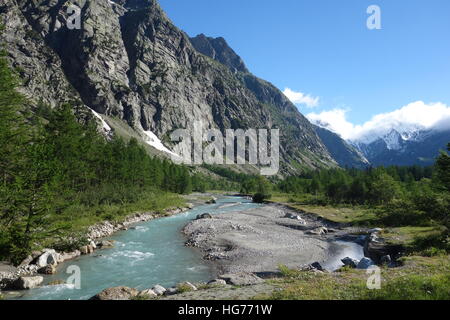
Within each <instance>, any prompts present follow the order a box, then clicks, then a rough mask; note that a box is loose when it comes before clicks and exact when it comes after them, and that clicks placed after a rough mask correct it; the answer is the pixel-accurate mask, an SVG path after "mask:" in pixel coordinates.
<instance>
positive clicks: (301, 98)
mask: <svg viewBox="0 0 450 320" xmlns="http://www.w3.org/2000/svg"><path fill="white" fill-rule="evenodd" d="M283 93H284V95H285V96H286V97H288V99H289V100H291V101H292V102H293V103H296V104H304V105H306V106H307V107H308V108H314V107H317V106H318V105H319V99H320V98H319V97H313V96H311V95H309V94H304V93H302V92H296V91H293V90H291V89H289V88H286V89H284V91H283Z"/></svg>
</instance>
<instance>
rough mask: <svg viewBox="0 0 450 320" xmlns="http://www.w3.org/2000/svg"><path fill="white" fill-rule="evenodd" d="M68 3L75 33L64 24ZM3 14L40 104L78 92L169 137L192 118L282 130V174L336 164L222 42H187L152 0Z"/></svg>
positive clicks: (101, 108)
mask: <svg viewBox="0 0 450 320" xmlns="http://www.w3.org/2000/svg"><path fill="white" fill-rule="evenodd" d="M71 3H75V4H77V6H78V7H79V8H80V10H81V29H79V30H77V29H74V30H70V29H69V28H67V20H68V19H69V18H70V16H71V14H70V11H69V13H68V10H67V9H68V7H69V5H70V4H71ZM0 18H1V20H0V21H1V22H0V23H2V24H4V25H5V30H4V32H3V33H2V34H1V36H0V39H1V41H2V43H4V44H6V48H5V49H6V50H7V51H8V52H9V59H10V61H11V64H12V66H13V67H14V68H15V69H16V70H17V71H18V73H19V74H20V77H21V78H22V79H23V83H24V85H23V88H22V90H23V91H24V92H25V93H26V94H27V95H28V96H29V98H30V99H32V100H33V101H34V102H35V103H36V104H37V102H38V101H40V100H42V101H43V102H45V103H48V104H50V105H52V106H55V105H57V104H59V103H61V102H64V101H69V100H72V99H80V100H81V101H82V103H83V104H84V105H85V106H87V107H89V108H91V109H92V110H95V111H96V112H98V113H99V114H101V115H107V116H109V117H116V118H118V119H121V120H123V121H125V122H126V123H127V124H128V125H129V126H130V127H131V128H132V129H133V130H134V131H135V132H137V133H138V134H140V135H141V136H142V137H143V139H145V134H144V131H152V132H154V133H155V134H156V135H157V136H158V137H159V138H160V139H161V140H163V141H165V142H167V140H168V136H169V134H170V133H171V132H172V131H173V130H175V129H178V128H190V127H191V126H192V124H193V122H194V121H195V120H197V121H198V120H201V121H203V124H204V126H205V127H209V128H219V129H220V130H222V131H223V130H225V129H238V128H242V129H247V128H256V129H259V128H279V129H280V131H281V145H282V149H281V157H282V159H283V160H284V161H283V165H282V167H283V171H284V172H296V171H297V170H299V168H303V167H309V168H314V167H323V166H334V165H335V162H334V161H333V159H332V158H331V157H330V155H329V153H328V151H327V149H326V148H325V146H324V145H323V144H322V142H321V141H320V139H319V138H318V136H317V134H316V133H315V131H314V129H313V127H312V125H311V124H310V123H309V122H308V120H306V118H304V117H303V116H302V115H301V114H300V113H299V112H298V111H297V109H296V107H295V106H294V105H293V104H292V103H291V102H289V101H288V99H287V98H286V97H285V96H284V95H283V94H282V93H281V92H280V91H279V90H278V89H276V88H275V87H274V86H272V85H271V84H270V83H267V82H265V81H263V80H261V79H258V78H256V77H255V76H253V75H252V74H250V73H249V72H248V70H247V69H246V67H245V64H244V63H243V62H242V60H241V59H240V58H239V56H238V55H237V54H235V53H234V51H233V50H232V49H231V48H229V47H228V45H227V44H226V42H225V40H223V39H221V38H219V39H211V38H207V37H205V36H199V37H196V38H193V39H189V37H188V36H187V35H186V34H185V33H183V32H182V31H180V30H179V29H178V28H176V27H175V26H174V25H173V24H172V22H171V21H170V20H169V19H168V18H167V17H166V15H165V13H164V12H163V11H162V10H161V8H160V6H159V4H158V3H157V1H156V0H95V1H90V0H78V1H75V2H74V1H68V0H48V1H31V0H6V1H2V4H0ZM113 127H114V126H113Z"/></svg>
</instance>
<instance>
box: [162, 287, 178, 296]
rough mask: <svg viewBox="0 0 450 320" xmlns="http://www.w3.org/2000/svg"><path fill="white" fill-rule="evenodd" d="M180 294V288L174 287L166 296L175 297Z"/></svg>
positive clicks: (167, 291) (168, 290)
mask: <svg viewBox="0 0 450 320" xmlns="http://www.w3.org/2000/svg"><path fill="white" fill-rule="evenodd" d="M177 293H178V288H175V287H172V288H169V289H167V290H166V292H164V295H165V296H174V295H176V294H177Z"/></svg>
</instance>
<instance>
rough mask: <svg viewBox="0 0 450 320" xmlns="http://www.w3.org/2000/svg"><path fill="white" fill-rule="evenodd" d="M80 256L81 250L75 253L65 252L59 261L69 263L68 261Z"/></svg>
mask: <svg viewBox="0 0 450 320" xmlns="http://www.w3.org/2000/svg"><path fill="white" fill-rule="evenodd" d="M79 256H81V252H80V250H75V251H73V252H69V253H66V252H63V253H61V254H60V261H58V262H59V263H61V262H64V261H68V260H72V259H75V258H78V257H79Z"/></svg>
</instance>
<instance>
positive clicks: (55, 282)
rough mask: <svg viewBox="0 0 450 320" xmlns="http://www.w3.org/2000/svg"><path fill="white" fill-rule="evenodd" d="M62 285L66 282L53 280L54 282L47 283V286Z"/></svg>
mask: <svg viewBox="0 0 450 320" xmlns="http://www.w3.org/2000/svg"><path fill="white" fill-rule="evenodd" d="M64 284H66V282H65V281H64V280H54V281H51V282H49V283H48V284H47V285H48V286H61V285H64Z"/></svg>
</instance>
